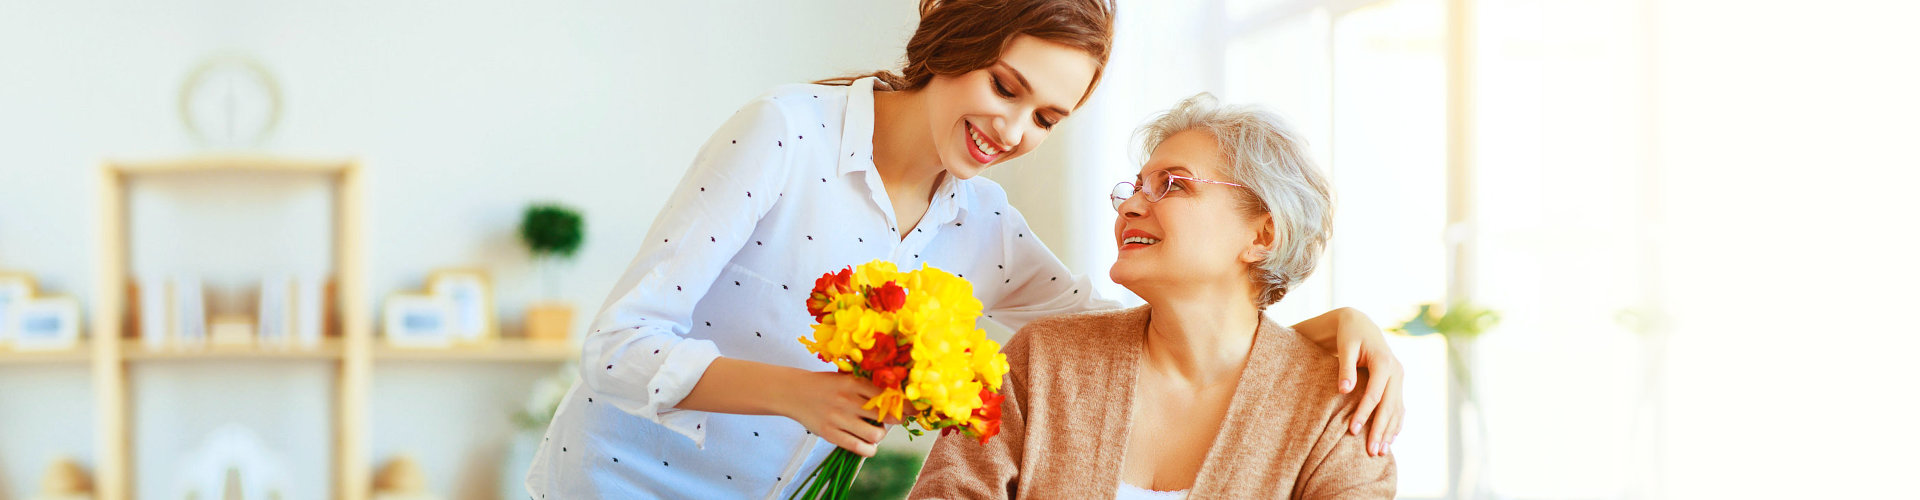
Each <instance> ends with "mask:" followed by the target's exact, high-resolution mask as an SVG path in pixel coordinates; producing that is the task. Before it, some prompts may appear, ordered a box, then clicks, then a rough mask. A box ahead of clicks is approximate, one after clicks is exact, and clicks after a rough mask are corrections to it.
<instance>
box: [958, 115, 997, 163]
mask: <svg viewBox="0 0 1920 500" xmlns="http://www.w3.org/2000/svg"><path fill="white" fill-rule="evenodd" d="M966 125H967V139H968V141H967V142H968V143H970V145H969V147H968V148H967V153H968V154H969V155H971V156H973V159H974V160H977V161H979V162H980V163H982V164H986V163H990V162H992V161H993V159H994V158H996V157H999V156H1000V154H1001V153H1005V152H1006V150H1003V149H1000V148H997V147H994V145H993V144H992V143H991V142H988V141H987V140H986V139H985V138H982V137H980V129H977V128H973V124H972V123H967V124H966Z"/></svg>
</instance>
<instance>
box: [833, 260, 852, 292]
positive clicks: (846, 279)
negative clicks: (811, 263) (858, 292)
mask: <svg viewBox="0 0 1920 500" xmlns="http://www.w3.org/2000/svg"><path fill="white" fill-rule="evenodd" d="M833 287H834V288H835V289H838V290H840V293H853V267H852V266H848V267H843V268H840V272H838V273H834V274H833Z"/></svg>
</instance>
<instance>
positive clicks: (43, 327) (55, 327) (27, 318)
mask: <svg viewBox="0 0 1920 500" xmlns="http://www.w3.org/2000/svg"><path fill="white" fill-rule="evenodd" d="M11 310H12V313H11V314H9V315H8V319H9V323H11V328H12V330H13V332H14V339H13V348H14V349H16V350H21V351H63V350H69V349H75V348H78V347H80V300H79V299H75V298H73V297H42V298H35V299H30V300H26V301H22V302H17V303H15V304H14V305H13V306H12V307H11Z"/></svg>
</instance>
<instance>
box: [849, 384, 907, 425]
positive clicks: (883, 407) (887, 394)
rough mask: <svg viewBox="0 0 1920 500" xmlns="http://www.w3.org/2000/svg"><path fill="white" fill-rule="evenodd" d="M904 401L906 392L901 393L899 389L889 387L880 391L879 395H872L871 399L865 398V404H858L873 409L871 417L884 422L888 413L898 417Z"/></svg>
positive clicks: (904, 403)
mask: <svg viewBox="0 0 1920 500" xmlns="http://www.w3.org/2000/svg"><path fill="white" fill-rule="evenodd" d="M906 403H907V400H906V394H904V393H901V392H900V390H899V389H894V388H891V387H889V388H887V390H886V391H884V392H881V393H880V395H879V396H874V397H873V399H870V400H867V404H865V405H862V406H860V408H861V409H864V410H873V411H874V416H873V419H874V420H879V421H882V422H885V421H887V415H889V414H891V415H893V418H894V419H896V420H897V419H899V418H900V415H901V410H902V409H904V407H905V406H906Z"/></svg>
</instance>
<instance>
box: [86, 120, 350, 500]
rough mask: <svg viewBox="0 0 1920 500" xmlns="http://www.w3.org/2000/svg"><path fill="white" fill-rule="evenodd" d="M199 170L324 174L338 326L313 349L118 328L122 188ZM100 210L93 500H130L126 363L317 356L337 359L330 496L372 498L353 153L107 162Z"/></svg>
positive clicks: (123, 259)
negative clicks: (330, 188) (196, 343)
mask: <svg viewBox="0 0 1920 500" xmlns="http://www.w3.org/2000/svg"><path fill="white" fill-rule="evenodd" d="M204 172H248V173H268V174H273V173H290V174H316V173H317V174H326V175H331V176H333V178H334V181H335V183H336V184H335V189H334V213H335V218H334V224H335V226H336V227H335V233H334V248H333V256H334V278H335V280H336V283H338V287H337V289H336V290H335V293H336V294H337V296H336V297H334V298H335V300H334V301H333V303H334V304H335V305H336V307H337V308H338V310H337V311H335V313H336V314H338V317H339V323H340V330H339V331H336V332H331V333H330V334H329V336H327V337H326V338H325V340H323V342H322V343H321V345H320V346H319V348H317V349H312V350H297V349H267V348H257V347H246V348H231V347H207V348H202V349H194V350H148V349H147V348H146V347H145V346H144V345H142V344H141V343H140V342H139V341H138V340H136V339H133V338H131V337H130V336H129V334H130V333H132V332H126V331H123V330H122V329H123V324H124V323H123V319H124V318H125V315H126V312H127V311H126V301H125V298H126V297H125V295H124V291H125V290H127V281H128V267H129V260H128V256H129V250H130V249H129V248H128V247H127V234H128V233H127V231H128V228H127V220H128V216H129V214H128V213H127V185H128V181H129V180H130V179H132V178H136V177H145V176H166V175H177V174H187V173H204ZM100 185H101V193H100V200H101V207H100V211H99V214H100V225H99V231H100V233H99V241H100V244H101V246H102V248H101V252H100V253H99V259H100V261H99V262H98V263H97V264H96V268H95V272H96V273H98V274H97V276H96V279H95V282H94V290H95V291H96V294H97V297H96V298H95V300H94V304H93V309H92V313H93V316H92V318H91V321H89V323H90V324H91V328H92V336H91V337H92V339H91V340H90V343H91V344H92V355H91V357H90V361H91V364H92V367H93V381H94V382H93V384H94V398H95V402H94V404H95V408H96V409H95V411H96V417H95V426H94V427H95V428H94V432H95V436H94V442H95V443H98V444H97V445H96V446H98V449H97V453H96V461H97V464H96V466H95V476H96V477H95V485H96V494H97V495H98V498H101V499H104V500H124V499H127V498H131V497H132V496H133V495H132V491H133V484H134V477H133V474H132V469H131V467H130V465H131V463H132V457H133V450H132V442H133V439H132V435H131V429H132V427H130V422H129V421H128V420H129V415H130V414H129V410H130V409H129V408H128V406H129V405H128V401H129V398H130V394H128V387H129V383H128V380H127V372H128V369H127V365H128V363H132V362H167V361H205V360H289V359H299V360H317V361H322V362H337V363H339V369H338V370H337V371H336V373H337V374H338V376H337V380H336V381H335V384H334V387H335V390H334V394H335V398H336V400H335V402H334V411H335V415H334V426H335V428H334V429H333V437H334V449H333V461H334V464H335V471H334V473H335V477H334V489H335V491H334V495H333V496H334V497H335V498H341V499H347V500H364V499H365V498H366V497H367V496H368V485H369V482H368V477H369V476H370V475H371V472H372V471H371V467H370V466H368V465H367V454H368V452H367V448H368V443H367V439H368V438H367V436H368V432H367V426H368V422H367V411H366V408H367V405H366V401H367V394H368V386H369V382H370V379H371V376H372V368H373V356H372V344H373V330H372V327H373V314H372V311H370V310H369V307H370V306H369V304H371V303H372V301H371V300H370V298H369V296H368V291H367V280H366V259H365V252H364V249H365V244H364V240H363V238H364V237H365V234H364V231H363V230H362V227H363V226H362V223H363V222H364V220H365V219H364V216H363V212H362V207H364V206H365V204H364V203H363V202H362V198H363V197H364V196H365V187H364V177H363V176H362V172H361V170H360V164H359V162H358V161H356V160H353V159H299V158H284V157H277V156H266V155H247V154H218V155H196V156H188V157H181V158H172V159H164V160H157V161H113V160H110V161H106V162H104V163H103V164H102V165H101V167H100Z"/></svg>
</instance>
